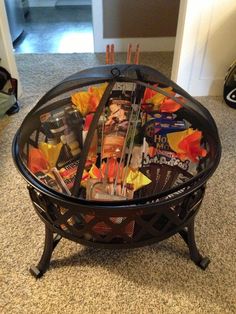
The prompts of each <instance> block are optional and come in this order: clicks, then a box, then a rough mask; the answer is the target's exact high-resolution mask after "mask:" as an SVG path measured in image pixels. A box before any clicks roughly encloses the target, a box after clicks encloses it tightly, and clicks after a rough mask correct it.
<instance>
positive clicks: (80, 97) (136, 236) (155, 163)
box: [13, 64, 221, 278]
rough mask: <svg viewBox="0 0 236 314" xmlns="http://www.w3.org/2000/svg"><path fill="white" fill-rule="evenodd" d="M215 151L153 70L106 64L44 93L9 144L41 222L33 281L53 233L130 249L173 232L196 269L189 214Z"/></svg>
mask: <svg viewBox="0 0 236 314" xmlns="http://www.w3.org/2000/svg"><path fill="white" fill-rule="evenodd" d="M220 155H221V145H220V140H219V136H218V131H217V127H216V124H215V122H214V120H213V118H212V117H211V115H210V113H209V112H208V110H207V109H206V108H205V107H204V106H202V105H201V104H200V103H199V102H198V101H196V100H195V99H194V98H192V97H191V96H190V95H189V94H188V93H186V92H185V91H184V90H183V89H181V88H180V87H179V86H178V85H176V84H175V83H174V82H172V81H171V80H169V79H168V78H166V77H165V76H164V75H163V74H161V73H160V72H158V71H156V70H154V69H152V68H150V67H147V66H142V65H132V64H128V65H127V64H124V65H106V66H101V67H97V68H92V69H88V70H84V71H81V72H78V73H76V74H74V75H72V76H70V77H68V78H67V79H65V80H64V81H62V82H61V83H59V84H58V85H57V86H56V87H54V88H52V89H51V90H50V91H49V92H47V93H46V94H45V95H44V96H43V97H42V98H41V99H40V100H39V101H38V103H37V104H36V106H35V107H34V108H33V109H32V110H31V111H30V112H29V114H28V115H27V116H26V117H25V119H24V121H23V123H22V125H21V127H20V128H19V130H18V131H17V133H16V135H15V138H14V141H13V158H14V161H15V164H16V167H17V168H18V170H19V171H20V173H21V174H22V175H23V177H24V179H25V180H26V182H27V184H28V190H29V194H30V198H31V200H32V203H33V206H34V208H35V210H36V212H37V214H38V215H39V217H40V218H41V220H42V221H43V222H44V224H45V247H44V251H43V255H42V257H41V260H40V261H39V263H38V265H37V266H31V268H30V271H31V273H32V274H33V275H34V276H35V277H37V278H38V277H41V276H42V275H43V274H44V273H45V271H46V270H47V269H48V267H49V265H50V259H51V255H52V252H53V250H54V248H55V247H56V245H57V244H58V243H59V241H60V239H61V238H62V237H65V238H67V239H70V240H72V241H76V242H79V243H81V244H83V245H89V246H93V247H102V248H135V247H140V246H143V245H148V244H151V243H154V242H159V241H162V240H164V239H166V238H168V237H170V236H172V235H174V234H176V233H179V234H180V236H181V237H182V238H183V240H184V241H185V242H186V244H187V246H188V248H189V252H190V258H191V259H192V260H193V261H194V262H195V264H196V265H198V266H200V267H201V268H202V269H206V267H207V266H208V264H209V262H210V260H209V258H207V257H202V255H201V254H200V253H199V251H198V249H197V246H196V243H195V239H194V219H195V216H196V214H197V212H198V209H199V207H200V205H201V202H202V200H203V197H204V193H205V186H206V182H207V180H208V179H209V178H210V176H211V175H212V174H213V172H214V171H215V169H216V167H217V165H218V163H219V160H220Z"/></svg>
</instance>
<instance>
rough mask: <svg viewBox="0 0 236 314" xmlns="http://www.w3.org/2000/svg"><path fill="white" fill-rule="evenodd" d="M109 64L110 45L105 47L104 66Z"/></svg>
mask: <svg viewBox="0 0 236 314" xmlns="http://www.w3.org/2000/svg"><path fill="white" fill-rule="evenodd" d="M109 63H110V45H107V47H106V64H109Z"/></svg>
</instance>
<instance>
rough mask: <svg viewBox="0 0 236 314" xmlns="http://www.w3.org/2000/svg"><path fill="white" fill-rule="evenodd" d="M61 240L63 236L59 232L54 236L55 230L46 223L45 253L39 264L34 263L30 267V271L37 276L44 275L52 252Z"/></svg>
mask: <svg viewBox="0 0 236 314" xmlns="http://www.w3.org/2000/svg"><path fill="white" fill-rule="evenodd" d="M60 240H61V236H60V235H59V234H56V235H55V236H53V232H52V231H51V230H50V229H49V228H48V227H47V226H46V225H45V242H44V250H43V255H42V257H41V259H40V261H39V263H38V265H37V266H35V265H32V266H31V267H30V273H31V275H33V276H34V277H35V278H40V277H42V276H43V274H44V273H45V272H46V271H47V269H48V268H49V265H50V260H51V256H52V252H53V250H54V249H55V247H56V246H57V244H58V243H59V241H60Z"/></svg>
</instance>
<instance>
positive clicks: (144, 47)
mask: <svg viewBox="0 0 236 314" xmlns="http://www.w3.org/2000/svg"><path fill="white" fill-rule="evenodd" d="M137 43H138V44H140V49H141V51H173V50H174V47H175V37H153V38H100V40H99V41H97V42H96V41H95V47H94V50H95V52H105V51H106V45H108V44H114V45H115V51H116V52H126V51H127V47H128V44H132V45H136V44H137Z"/></svg>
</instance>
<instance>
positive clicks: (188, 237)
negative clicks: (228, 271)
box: [179, 219, 210, 270]
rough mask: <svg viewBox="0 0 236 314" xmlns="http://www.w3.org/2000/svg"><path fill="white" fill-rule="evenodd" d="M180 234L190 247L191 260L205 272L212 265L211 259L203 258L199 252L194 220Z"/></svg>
mask: <svg viewBox="0 0 236 314" xmlns="http://www.w3.org/2000/svg"><path fill="white" fill-rule="evenodd" d="M179 234H180V235H181V237H182V238H183V240H184V241H185V243H186V244H187V245H188V248H189V254H190V258H191V260H192V261H193V262H194V263H195V264H196V265H197V266H199V267H200V268H201V269H203V270H205V269H206V268H207V267H208V265H209V263H210V259H209V258H208V257H203V256H202V255H201V254H200V253H199V251H198V248H197V245H196V242H195V234H194V219H192V221H191V222H190V224H189V225H188V227H186V228H185V229H183V230H181V231H179Z"/></svg>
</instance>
